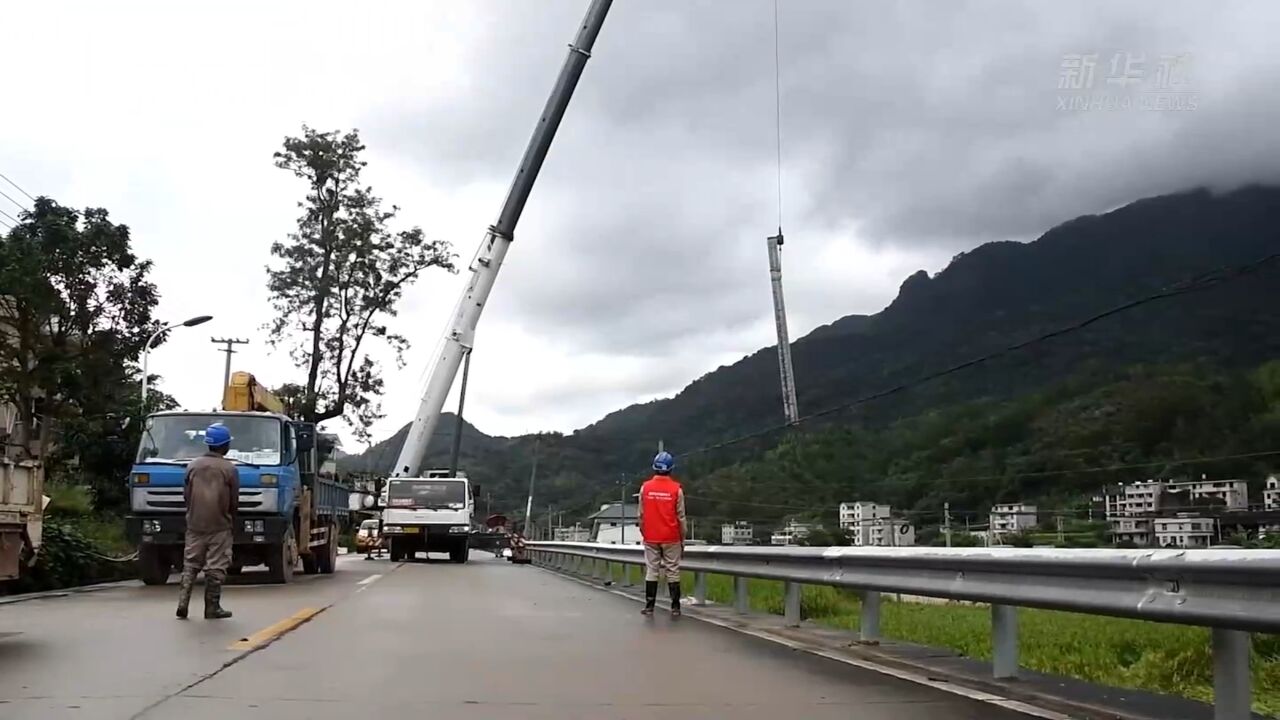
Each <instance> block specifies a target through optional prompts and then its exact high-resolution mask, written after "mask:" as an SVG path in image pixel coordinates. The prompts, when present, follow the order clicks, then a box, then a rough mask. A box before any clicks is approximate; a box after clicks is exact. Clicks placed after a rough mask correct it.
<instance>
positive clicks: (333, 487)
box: [125, 372, 350, 585]
mask: <svg viewBox="0 0 1280 720" xmlns="http://www.w3.org/2000/svg"><path fill="white" fill-rule="evenodd" d="M214 423H222V424H223V425H225V426H227V429H228V430H230V431H231V450H230V452H228V453H227V459H228V460H230V461H231V462H233V463H235V464H236V466H237V470H239V473H240V497H239V498H238V503H237V510H236V513H235V518H234V521H233V523H232V535H233V543H234V544H233V547H232V559H231V572H232V574H236V573H238V572H239V571H240V570H241V569H242V568H243V567H246V566H251V565H266V566H267V571H268V574H269V576H270V579H271V581H272V582H276V583H287V582H289V581H290V580H291V579H292V578H293V573H294V569H295V567H296V566H297V563H298V561H299V560H301V561H302V568H303V571H304V572H305V573H307V574H314V573H324V574H328V573H332V572H333V571H334V568H335V567H336V566H337V560H338V536H339V534H340V533H341V532H342V530H343V528H344V527H345V526H346V524H347V522H348V512H349V511H348V508H347V505H348V502H349V500H348V498H349V496H350V488H348V487H346V486H345V485H343V484H342V483H340V482H338V481H337V480H335V479H333V478H331V477H327V476H326V474H324V473H320V472H319V469H320V467H321V466H322V464H323V462H324V461H325V459H326V458H327V457H328V456H329V455H330V454H331V453H332V452H333V449H334V438H333V436H326V435H323V434H322V435H319V436H317V433H316V429H315V425H314V424H312V423H306V422H298V421H295V420H292V419H290V418H289V417H288V416H287V415H285V413H284V404H283V403H282V402H281V401H280V399H279V398H277V397H276V396H275V395H273V394H271V393H270V392H269V391H268V390H267V389H266V388H265V387H263V386H262V385H261V384H259V383H258V381H257V379H256V378H255V377H254V376H253V375H251V374H249V373H247V372H237V373H234V374H233V375H232V376H231V380H230V382H229V383H228V384H227V387H226V389H225V391H224V393H223V397H222V410H221V411H220V412H218V411H215V412H208V413H202V412H187V411H167V412H158V413H154V414H152V415H149V416H148V417H147V418H146V420H145V421H144V424H143V432H142V441H141V443H140V444H139V447H138V455H137V458H136V460H135V463H134V466H133V471H132V472H131V473H130V475H129V505H130V514H129V515H128V516H127V517H126V519H125V523H126V531H127V534H128V537H129V539H130V540H131V541H133V542H134V543H135V544H136V545H137V546H138V566H139V574H140V575H141V577H142V581H143V582H144V583H146V584H148V585H163V584H165V583H166V582H168V580H169V575H170V573H171V572H172V571H174V570H175V569H179V568H181V566H182V549H183V543H184V539H185V535H186V501H185V500H184V499H183V480H184V478H185V476H186V469H187V468H186V466H187V463H189V462H191V460H193V459H194V458H197V457H199V456H200V455H202V454H204V452H205V446H204V431H205V428H207V427H208V426H210V425H212V424H214Z"/></svg>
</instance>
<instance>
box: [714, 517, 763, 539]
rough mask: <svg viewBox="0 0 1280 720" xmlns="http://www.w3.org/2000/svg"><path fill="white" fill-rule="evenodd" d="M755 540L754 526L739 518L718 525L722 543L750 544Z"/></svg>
mask: <svg viewBox="0 0 1280 720" xmlns="http://www.w3.org/2000/svg"><path fill="white" fill-rule="evenodd" d="M754 540H755V528H754V527H752V525H751V523H749V522H744V521H742V520H739V521H737V522H731V523H725V524H723V525H721V526H720V543H721V544H722V545H750V544H751V543H752V541H754Z"/></svg>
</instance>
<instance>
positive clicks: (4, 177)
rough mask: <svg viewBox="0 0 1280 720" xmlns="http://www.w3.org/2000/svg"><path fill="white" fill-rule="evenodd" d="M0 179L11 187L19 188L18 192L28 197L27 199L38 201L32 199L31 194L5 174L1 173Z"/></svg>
mask: <svg viewBox="0 0 1280 720" xmlns="http://www.w3.org/2000/svg"><path fill="white" fill-rule="evenodd" d="M0 179H3V180H4V181H5V182H7V183H9V184H10V185H12V186H14V187H16V188H18V192H20V193H22V194H23V195H26V196H27V198H28V199H30V200H31V202H35V201H36V199H35V198H33V197H31V193H29V192H27V191H26V190H23V189H22V186H21V185H19V184H18V183H16V182H14V181H12V180H10V179H9V178H8V177H7V176H6V175H5V174H4V173H0Z"/></svg>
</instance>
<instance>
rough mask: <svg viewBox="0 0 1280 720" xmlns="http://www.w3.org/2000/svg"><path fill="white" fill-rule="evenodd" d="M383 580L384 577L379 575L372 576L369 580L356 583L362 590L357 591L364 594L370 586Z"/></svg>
mask: <svg viewBox="0 0 1280 720" xmlns="http://www.w3.org/2000/svg"><path fill="white" fill-rule="evenodd" d="M381 579H382V575H380V574H379V575H370V576H369V577H367V578H365V579H363V580H361V581H360V582H358V583H356V584H357V585H359V586H360V589H359V590H356V592H363V591H364V590H365V589H366V588H368V587H369V586H370V585H372V584H374V583H375V582H377V581H379V580H381Z"/></svg>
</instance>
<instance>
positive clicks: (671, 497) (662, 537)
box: [640, 475, 684, 543]
mask: <svg viewBox="0 0 1280 720" xmlns="http://www.w3.org/2000/svg"><path fill="white" fill-rule="evenodd" d="M679 499H680V483H678V482H676V481H675V480H674V479H673V478H671V477H670V476H668V475H654V476H653V477H652V478H649V480H647V481H646V482H645V483H644V484H643V485H641V486H640V535H641V536H642V537H643V538H644V541H645V542H647V543H678V542H681V541H682V540H683V539H684V538H683V532H682V528H681V527H680V514H679V512H678V511H677V504H678V503H679Z"/></svg>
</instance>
